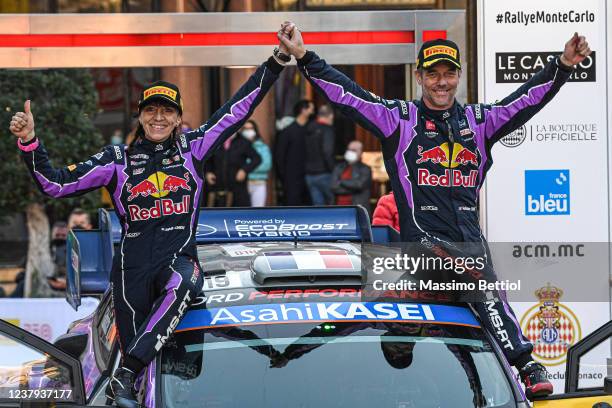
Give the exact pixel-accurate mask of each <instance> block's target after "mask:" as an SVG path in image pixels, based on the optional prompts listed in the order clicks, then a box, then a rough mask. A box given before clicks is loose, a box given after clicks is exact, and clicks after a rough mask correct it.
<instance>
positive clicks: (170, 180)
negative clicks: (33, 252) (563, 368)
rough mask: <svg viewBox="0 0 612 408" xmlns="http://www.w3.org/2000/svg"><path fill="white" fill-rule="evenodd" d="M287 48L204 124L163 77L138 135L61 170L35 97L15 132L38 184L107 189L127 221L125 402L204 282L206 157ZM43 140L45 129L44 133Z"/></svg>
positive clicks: (117, 284) (121, 265)
mask: <svg viewBox="0 0 612 408" xmlns="http://www.w3.org/2000/svg"><path fill="white" fill-rule="evenodd" d="M282 57H283V54H282V53H279V52H278V49H275V55H274V56H272V57H270V58H269V59H268V60H267V61H266V62H264V63H263V64H262V65H261V66H260V67H259V68H258V69H257V70H256V71H255V73H254V74H253V75H252V76H251V77H250V78H249V79H248V80H247V82H246V83H245V84H244V85H243V86H242V87H241V88H240V89H239V90H238V92H237V93H236V94H235V95H234V96H233V97H232V98H231V99H230V100H229V101H228V102H227V103H226V104H225V105H223V106H222V107H221V108H220V109H219V110H218V111H217V112H215V113H214V114H213V115H212V117H211V118H210V119H209V120H208V121H207V122H206V123H205V124H203V125H202V126H201V127H200V128H198V129H195V130H193V131H190V132H188V133H185V134H181V133H180V131H181V115H182V113H183V103H182V100H181V95H180V91H179V89H178V87H176V86H175V85H173V84H171V83H168V82H164V81H158V82H155V83H154V84H152V85H150V86H148V87H147V88H145V89H144V90H143V92H142V94H141V96H140V100H139V104H138V113H139V117H138V120H139V125H138V130H137V133H136V135H137V138H136V140H135V141H134V142H133V143H132V144H131V145H130V146H125V145H118V146H107V147H105V148H104V149H102V151H100V152H99V153H97V154H95V155H93V156H91V157H89V158H88V159H86V160H85V161H83V162H81V163H78V164H71V165H69V166H66V167H63V168H60V169H55V168H53V167H52V166H51V164H50V162H49V157H48V154H47V151H46V150H45V148H44V146H43V143H42V140H41V139H42V138H39V137H38V136H37V135H35V132H34V116H33V114H32V111H31V108H30V101H29V100H28V101H26V102H25V105H24V112H18V113H16V114H15V115H14V116H13V118H12V120H11V123H10V131H11V132H12V133H13V134H14V135H15V136H17V137H18V138H19V139H18V147H19V149H20V150H21V153H22V157H23V160H24V162H25V164H26V165H27V167H28V169H29V171H30V173H31V174H32V178H33V179H34V181H35V183H36V185H37V186H38V188H39V189H40V190H41V191H42V192H43V193H44V194H46V195H48V196H51V197H58V198H59V197H71V196H75V195H79V194H84V193H86V192H88V191H92V190H95V189H97V188H100V187H104V188H106V189H107V190H108V192H109V194H110V196H111V197H112V201H113V205H114V208H115V212H116V213H117V216H118V217H119V219H120V221H121V224H122V226H123V231H122V237H121V244H120V245H119V248H118V250H117V251H116V253H115V257H114V259H113V267H112V272H111V284H112V295H113V308H114V312H115V319H116V322H117V329H118V333H119V345H120V348H121V355H122V359H121V363H120V365H119V367H118V368H117V370H116V371H115V372H114V374H113V376H112V378H111V381H110V386H109V389H108V397H109V398H111V399H113V400H114V401H115V403H116V405H117V406H120V407H137V406H139V405H138V403H137V401H136V398H135V395H134V381H135V378H136V376H137V375H138V373H139V372H140V371H141V370H142V369H143V368H144V367H145V366H146V365H147V364H148V363H149V362H151V361H152V360H153V359H154V358H155V355H156V354H157V352H158V351H159V350H160V349H161V348H162V347H163V345H164V344H165V343H166V341H167V340H168V337H169V336H170V335H171V334H172V333H173V331H174V329H175V328H176V326H177V324H178V323H179V321H180V319H181V318H182V316H183V314H184V313H185V311H186V310H187V308H188V307H189V305H190V304H191V302H192V301H193V299H195V297H196V295H197V294H198V292H199V291H200V290H201V288H202V281H203V278H202V276H201V268H200V266H199V264H198V259H197V254H196V245H195V232H196V228H197V222H198V212H199V202H200V198H201V195H202V186H203V184H204V183H203V179H204V162H205V161H206V160H207V159H208V158H209V157H210V156H211V155H212V154H213V152H214V151H215V150H216V149H217V147H219V146H221V145H222V144H223V142H224V141H225V140H226V139H227V138H228V137H230V136H231V135H232V134H234V133H235V132H236V131H238V130H239V129H240V128H241V127H242V125H243V124H244V122H246V120H247V119H248V118H249V116H250V115H251V114H252V113H253V110H254V109H255V107H256V106H257V105H258V104H259V102H261V100H262V99H263V97H264V96H265V94H266V93H267V92H268V90H269V89H270V87H271V86H272V84H273V83H274V81H275V80H276V78H277V77H278V75H279V74H280V72H281V71H282V69H283V65H284V64H285V62H284V61H283V60H281V58H282ZM40 134H42V135H43V138H44V130H42V131H39V135H40Z"/></svg>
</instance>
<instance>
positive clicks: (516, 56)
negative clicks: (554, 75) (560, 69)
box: [495, 51, 596, 84]
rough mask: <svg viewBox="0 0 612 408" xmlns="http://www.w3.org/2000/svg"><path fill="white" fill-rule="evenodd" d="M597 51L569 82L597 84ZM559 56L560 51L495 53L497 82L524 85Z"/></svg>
mask: <svg viewBox="0 0 612 408" xmlns="http://www.w3.org/2000/svg"><path fill="white" fill-rule="evenodd" d="M595 54H596V53H595V51H593V52H592V53H591V55H589V56H588V57H587V58H585V60H584V61H582V62H581V63H580V64H578V65H577V66H576V69H575V70H574V71H573V72H572V74H571V75H570V77H569V80H568V81H569V82H595V81H596V75H595V74H596V72H595V65H596V63H595V61H596V59H595ZM558 56H559V51H540V52H497V53H495V82H496V83H498V84H511V83H514V84H522V83H524V82H525V81H528V80H529V79H530V78H531V77H532V76H533V75H535V74H536V73H538V72H539V71H540V70H541V69H542V68H544V66H545V65H546V64H547V63H548V61H551V60H553V59H555V58H556V57H558Z"/></svg>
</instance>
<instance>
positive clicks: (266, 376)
mask: <svg viewBox="0 0 612 408" xmlns="http://www.w3.org/2000/svg"><path fill="white" fill-rule="evenodd" d="M119 239H120V226H119V223H118V222H117V220H116V219H115V218H114V217H113V215H112V214H110V213H108V212H106V211H101V212H100V229H99V230H97V231H77V232H75V233H73V234H72V235H71V237H70V240H69V249H68V250H69V257H70V258H69V259H70V266H69V268H68V269H69V270H68V290H67V299H68V301H69V303H70V304H72V305H73V306H74V307H75V308H76V307H78V305H79V303H80V298H81V295H86V294H87V295H97V296H101V300H100V304H99V306H98V308H97V310H96V312H95V313H93V314H92V315H90V316H89V317H87V318H84V319H82V320H79V321H76V322H74V323H73V324H72V325H71V326H70V328H69V330H68V332H67V333H66V334H65V335H63V336H62V337H60V338H59V339H58V340H57V341H56V342H55V345H52V344H49V343H47V342H45V341H44V340H42V339H39V338H36V337H35V336H34V335H32V334H29V333H27V332H25V331H23V330H21V329H19V328H17V327H15V326H12V325H10V324H8V323H6V322H3V321H0V352H2V351H3V350H11V352H10V355H3V356H2V358H0V406H19V404H20V403H23V402H24V401H35V402H40V403H42V404H48V403H50V402H51V401H53V402H54V403H55V404H57V405H58V406H61V405H70V406H80V405H86V406H104V405H105V404H106V403H107V400H106V397H105V389H106V386H107V384H108V377H109V373H111V372H112V371H113V370H114V368H115V367H116V366H117V364H118V357H119V350H118V345H117V341H116V340H117V339H116V337H117V336H116V331H115V325H114V322H113V313H112V308H111V296H110V293H109V292H108V291H107V286H108V273H109V270H110V260H111V258H112V252H113V245H114V244H115V243H117V242H118V240H119ZM396 239H397V235H396V234H394V231H393V230H391V229H390V228H387V227H375V228H372V227H370V225H369V218H368V216H367V213H366V212H365V211H364V210H363V209H362V208H360V207H334V208H282V209H274V208H264V209H257V210H254V209H249V210H244V209H223V210H203V211H202V212H201V216H200V224H199V227H198V256H199V259H200V262H201V264H202V267H203V270H204V274H205V276H206V278H205V283H204V288H203V292H202V293H201V295H200V296H199V297H198V298H197V299H196V301H195V303H194V304H193V305H192V306H191V308H190V309H189V311H188V312H187V313H186V315H185V317H184V318H183V320H182V321H181V322H180V323H179V324H178V326H177V327H176V332H175V334H174V335H173V336H172V337H171V338H170V340H169V341H168V342H167V343H166V345H165V347H164V348H163V349H162V351H161V353H160V354H159V355H158V356H157V358H156V359H155V361H153V362H152V363H151V364H150V365H149V366H148V367H147V368H146V370H145V371H144V372H143V373H142V375H141V377H140V379H139V381H138V383H137V387H138V391H139V399H140V401H141V404H142V405H143V406H146V407H372V406H380V407H394V408H412V407H423V408H429V407H431V408H434V407H435V408H438V407H453V408H461V407H505V408H510V407H516V408H524V407H528V406H529V404H528V403H527V401H526V400H525V397H524V395H523V393H522V391H521V388H520V385H519V383H518V382H517V381H516V378H515V376H514V374H513V372H512V370H511V368H510V367H509V366H508V365H507V363H506V361H505V359H504V358H503V355H502V353H501V351H500V350H499V349H498V347H497V345H496V344H495V342H494V341H493V339H492V337H491V336H490V335H489V334H488V333H486V332H485V331H484V330H483V329H482V328H481V325H480V322H479V321H478V318H477V317H476V316H475V314H474V313H473V312H472V310H471V309H470V308H469V306H468V305H464V304H455V303H447V302H444V303H443V302H440V301H438V300H437V299H432V298H431V297H428V296H423V295H422V294H421V293H418V292H397V293H395V294H394V293H391V292H385V296H383V297H381V296H371V294H370V293H367V292H368V288H367V287H364V286H363V280H362V278H363V276H362V265H361V262H362V259H361V254H362V245H363V244H364V243H375V244H376V243H386V242H389V241H391V240H396ZM611 331H612V326H611V325H610V324H608V325H607V326H605V327H603V328H602V329H600V330H599V331H597V332H596V333H594V334H593V335H591V336H589V337H587V338H586V339H584V340H583V341H582V342H580V343H579V344H577V345H576V346H574V347H573V348H572V349H571V350H570V353H569V359H568V361H569V364H568V375H567V378H568V384H567V385H566V391H567V393H566V394H563V395H560V396H554V397H550V398H547V399H546V400H543V401H538V402H536V403H535V407H545V408H546V407H557V406H559V407H560V406H563V407H570V406H575V407H578V406H580V407H582V406H589V407H590V406H593V404H595V403H598V402H604V401H607V402H612V399H611V398H610V397H609V396H606V395H605V393H604V389H603V384H602V387H601V388H598V389H588V390H584V389H579V388H578V386H577V385H578V380H577V373H578V370H579V360H580V355H583V354H584V353H586V352H588V350H590V349H592V348H593V347H595V346H596V345H597V344H601V342H603V341H605V340H607V339H608V338H609V337H610V332H611ZM570 401H573V402H570ZM572 404H573V405H572ZM585 404H587V405H585ZM23 406H27V404H26V405H23ZM43 406H44V405H43Z"/></svg>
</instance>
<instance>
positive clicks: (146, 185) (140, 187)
mask: <svg viewBox="0 0 612 408" xmlns="http://www.w3.org/2000/svg"><path fill="white" fill-rule="evenodd" d="M188 183H189V173H185V178H181V177H177V176H171V175H168V174H166V173H164V172H162V171H158V172H155V173H153V174H151V175H150V176H149V177H147V178H146V179H145V180H143V181H141V182H140V183H138V184H136V185H134V186H132V185H131V184H129V183H128V184H127V191H128V192H129V193H130V195H129V196H128V198H127V200H128V201H132V200H133V199H135V198H136V197H139V196H142V197H148V196H153V197H155V198H161V197H165V196H167V195H168V194H169V193H170V192H173V193H176V192H177V191H178V190H179V189H183V190H187V191H191V187H190V186H189V184H188Z"/></svg>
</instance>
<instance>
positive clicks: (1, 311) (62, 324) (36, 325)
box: [0, 298, 99, 343]
mask: <svg viewBox="0 0 612 408" xmlns="http://www.w3.org/2000/svg"><path fill="white" fill-rule="evenodd" d="M81 301H82V303H81V306H79V310H78V311H75V310H74V309H73V308H72V307H70V305H69V304H68V303H67V302H66V300H65V299H6V298H5V299H0V319H2V320H5V321H7V322H9V323H12V324H14V325H15V326H19V327H21V328H22V329H24V330H26V331H29V332H30V333H32V334H35V335H37V336H38V337H41V338H43V339H45V340H47V341H48V342H51V343H53V341H55V339H57V338H58V337H59V336H61V335H62V334H64V333H66V330H68V325H69V324H70V323H72V322H73V321H75V320H78V319H81V318H83V317H85V316H88V315H90V314H91V313H93V312H94V310H96V307H97V306H98V303H99V301H98V299H95V298H82V299H81Z"/></svg>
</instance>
